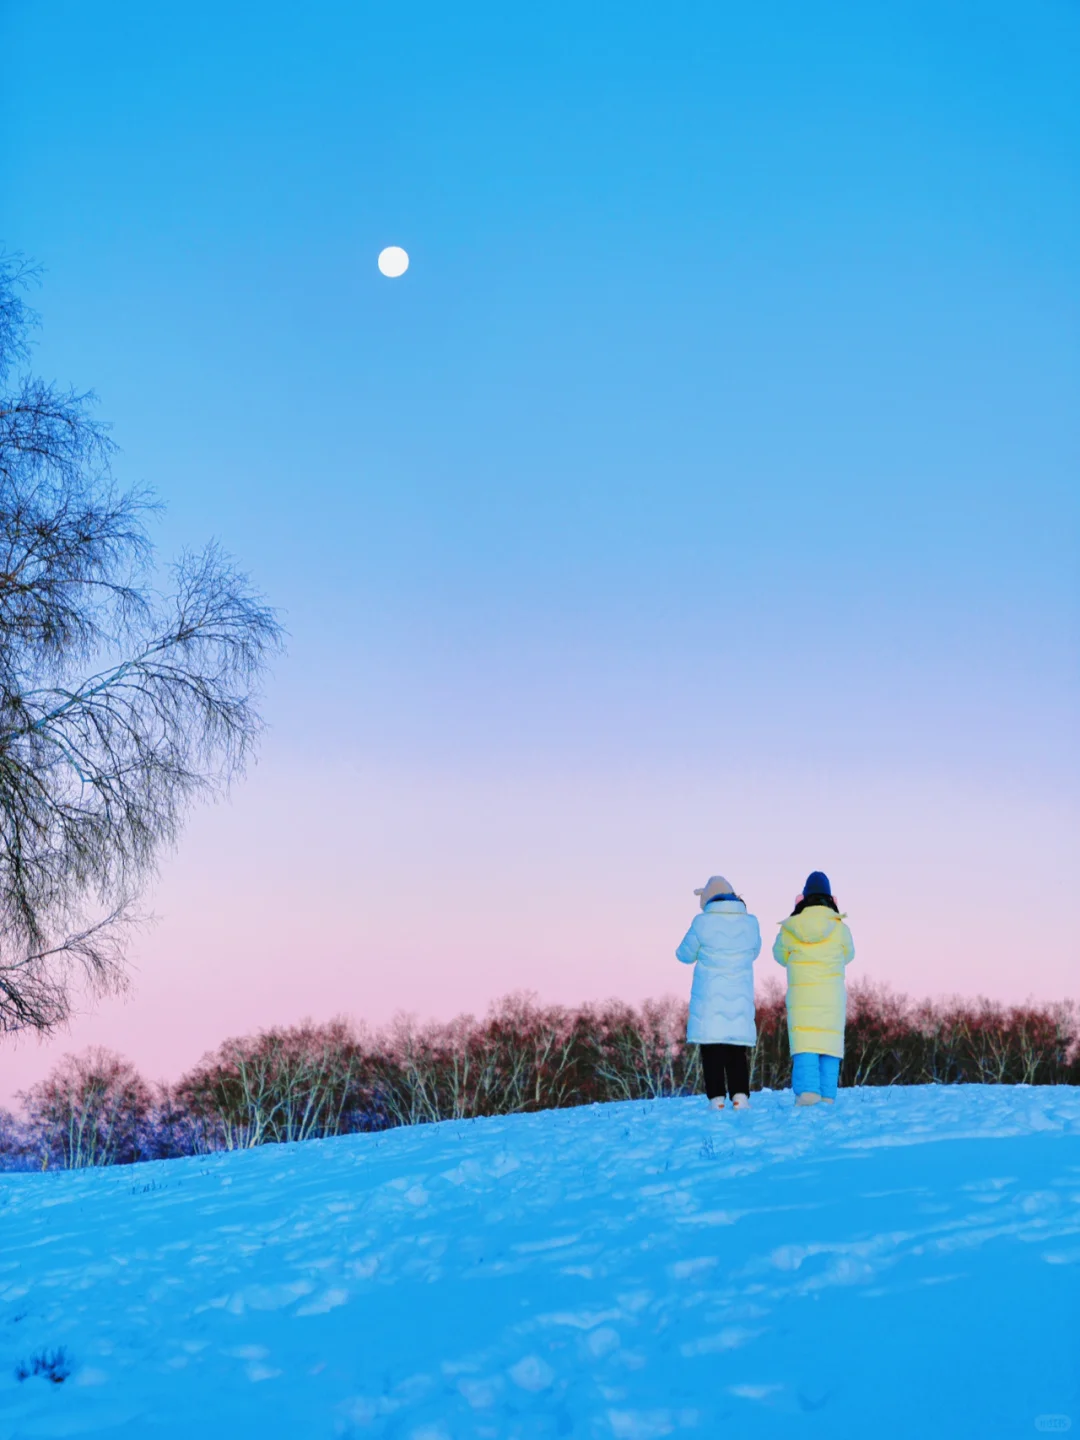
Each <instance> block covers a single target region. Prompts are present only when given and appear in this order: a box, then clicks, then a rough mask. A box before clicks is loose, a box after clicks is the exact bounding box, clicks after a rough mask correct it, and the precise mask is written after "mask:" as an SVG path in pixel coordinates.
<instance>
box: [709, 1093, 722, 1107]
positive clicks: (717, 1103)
mask: <svg viewBox="0 0 1080 1440" xmlns="http://www.w3.org/2000/svg"><path fill="white" fill-rule="evenodd" d="M723 1108H724V1097H723V1095H714V1096H713V1098H712V1099H711V1100H710V1101H709V1109H710V1110H722V1109H723Z"/></svg>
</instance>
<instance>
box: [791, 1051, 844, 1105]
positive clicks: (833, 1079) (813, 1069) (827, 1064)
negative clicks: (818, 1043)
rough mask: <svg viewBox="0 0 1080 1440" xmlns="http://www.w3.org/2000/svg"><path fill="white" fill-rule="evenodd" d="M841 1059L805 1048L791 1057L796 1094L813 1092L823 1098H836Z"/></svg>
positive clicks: (793, 1085) (793, 1084)
mask: <svg viewBox="0 0 1080 1440" xmlns="http://www.w3.org/2000/svg"><path fill="white" fill-rule="evenodd" d="M839 1080H840V1061H839V1059H838V1058H837V1057H836V1056H835V1055H815V1054H813V1053H812V1052H811V1051H808V1050H804V1051H803V1052H802V1053H801V1054H799V1055H793V1056H792V1059H791V1088H792V1089H793V1090H794V1091H795V1094H796V1095H806V1094H808V1093H812V1094H814V1095H820V1096H821V1098H822V1099H823V1100H833V1099H835V1098H836V1086H837V1084H838V1082H839Z"/></svg>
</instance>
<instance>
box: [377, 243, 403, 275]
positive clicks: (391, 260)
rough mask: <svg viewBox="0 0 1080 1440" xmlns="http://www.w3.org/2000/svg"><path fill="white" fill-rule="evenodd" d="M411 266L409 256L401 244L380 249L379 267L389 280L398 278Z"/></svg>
mask: <svg viewBox="0 0 1080 1440" xmlns="http://www.w3.org/2000/svg"><path fill="white" fill-rule="evenodd" d="M408 268H409V257H408V255H407V254H406V252H405V251H404V250H403V249H402V248H401V246H400V245H387V247H386V249H385V250H380V251H379V269H380V270H381V271H382V273H383V274H384V275H385V276H386V277H387V279H389V280H396V279H397V278H398V276H399V275H404V274H405V271H406V270H407V269H408Z"/></svg>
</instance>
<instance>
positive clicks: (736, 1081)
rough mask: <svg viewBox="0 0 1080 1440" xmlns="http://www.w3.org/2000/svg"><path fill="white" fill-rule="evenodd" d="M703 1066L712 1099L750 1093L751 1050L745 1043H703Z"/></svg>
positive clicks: (706, 1088) (707, 1090) (708, 1092)
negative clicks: (725, 1095)
mask: <svg viewBox="0 0 1080 1440" xmlns="http://www.w3.org/2000/svg"><path fill="white" fill-rule="evenodd" d="M701 1068H702V1070H703V1071H704V1074H705V1094H706V1095H708V1097H709V1099H710V1100H712V1099H713V1098H714V1097H715V1096H717V1095H724V1094H727V1095H749V1093H750V1052H749V1051H748V1050H747V1048H746V1046H745V1045H702V1047H701ZM725 1077H726V1078H725Z"/></svg>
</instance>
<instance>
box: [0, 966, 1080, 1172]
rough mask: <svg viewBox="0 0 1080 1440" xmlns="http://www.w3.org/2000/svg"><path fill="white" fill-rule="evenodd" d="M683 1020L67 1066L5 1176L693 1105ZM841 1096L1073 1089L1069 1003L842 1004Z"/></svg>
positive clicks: (511, 1013)
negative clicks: (480, 1121) (155, 1063)
mask: <svg viewBox="0 0 1080 1440" xmlns="http://www.w3.org/2000/svg"><path fill="white" fill-rule="evenodd" d="M757 1028H758V1042H757V1045H756V1046H755V1047H754V1050H753V1057H752V1069H751V1088H752V1089H753V1090H761V1089H769V1090H779V1089H784V1088H786V1087H787V1086H788V1084H789V1083H790V1074H791V1055H790V1052H789V1049H788V1034H787V1017H786V1010H785V1005H784V996H783V991H782V989H781V988H780V987H779V986H778V985H774V986H772V987H770V988H768V989H766V990H765V991H764V992H763V993H762V994H760V995H759V997H758V1007H757ZM685 1035H686V1004H685V1003H684V1002H679V1001H676V1000H674V999H667V1000H659V1001H646V1002H645V1003H644V1004H642V1005H640V1006H636V1007H635V1006H632V1005H628V1004H625V1003H623V1002H620V1001H608V1002H606V1003H604V1004H597V1005H582V1006H579V1007H576V1008H573V1007H566V1006H559V1005H543V1004H540V1003H539V1002H538V1001H537V1000H536V999H535V998H534V997H532V996H529V995H521V994H518V995H510V996H507V997H505V998H504V999H502V1000H500V1001H498V1002H496V1003H495V1004H494V1005H493V1006H492V1007H491V1009H490V1010H489V1012H488V1014H487V1015H486V1016H485V1017H484V1018H482V1019H477V1018H474V1017H473V1016H471V1015H461V1016H459V1017H458V1018H457V1019H455V1020H452V1021H450V1022H430V1023H427V1024H419V1023H417V1022H415V1021H413V1020H409V1019H400V1020H398V1021H397V1022H395V1023H394V1024H393V1025H392V1026H390V1027H389V1028H387V1029H385V1030H381V1031H368V1030H366V1029H364V1028H358V1027H356V1026H354V1025H352V1024H351V1023H349V1022H348V1021H346V1020H342V1019H338V1020H333V1021H330V1022H328V1023H325V1024H315V1023H313V1022H311V1021H305V1022H304V1023H302V1024H300V1025H296V1026H289V1027H280V1028H274V1029H268V1030H262V1031H259V1032H258V1033H257V1034H254V1035H247V1036H240V1037H236V1038H233V1039H229V1040H226V1041H225V1042H224V1043H223V1044H222V1045H220V1046H219V1047H218V1049H217V1050H215V1051H213V1052H211V1053H210V1054H208V1055H205V1056H204V1057H203V1059H202V1060H200V1062H199V1063H198V1064H197V1065H196V1066H195V1067H194V1068H193V1069H192V1070H190V1071H189V1072H188V1073H187V1074H186V1075H184V1076H182V1077H181V1079H180V1080H178V1081H177V1082H176V1083H175V1084H172V1085H157V1086H154V1085H151V1084H149V1083H148V1082H147V1081H146V1080H145V1079H144V1078H143V1077H142V1076H141V1075H140V1074H139V1073H138V1071H137V1070H136V1069H135V1067H134V1066H133V1065H131V1064H130V1063H129V1062H128V1061H126V1060H124V1059H123V1058H122V1057H121V1056H119V1055H116V1054H114V1053H112V1052H110V1051H107V1050H102V1049H91V1050H87V1051H86V1052H84V1053H83V1054H81V1055H69V1056H66V1057H65V1058H64V1059H63V1060H62V1061H61V1062H60V1064H59V1065H57V1066H56V1068H55V1069H54V1070H53V1071H52V1073H51V1074H50V1075H48V1076H47V1077H46V1078H45V1079H44V1080H42V1081H41V1082H39V1083H38V1084H37V1085H34V1086H32V1087H31V1088H30V1089H29V1090H27V1091H25V1092H24V1093H23V1094H22V1095H21V1097H20V1098H21V1100H22V1105H23V1112H22V1114H21V1115H15V1114H12V1113H10V1112H8V1111H0V1168H3V1169H8V1170H12V1169H19V1170H30V1169H36V1170H48V1169H79V1168H83V1167H85V1166H95V1165H116V1164H131V1163H135V1162H138V1161H144V1160H159V1159H172V1158H177V1157H179V1156H184V1155H200V1154H212V1153H215V1152H220V1151H226V1150H239V1149H249V1148H252V1147H254V1146H257V1145H263V1144H281V1143H287V1142H295V1141H302V1140H310V1139H325V1138H328V1137H332V1136H337V1135H347V1134H354V1133H357V1132H363V1131H377V1130H386V1129H391V1128H393V1127H396V1126H400V1125H417V1124H428V1123H432V1122H436V1121H440V1120H464V1119H473V1118H477V1117H481V1116H490V1115H509V1114H523V1113H528V1112H530V1111H537V1110H548V1109H560V1108H564V1107H567V1106H575V1105H589V1104H596V1103H604V1102H610V1101H618V1100H646V1099H660V1098H666V1097H671V1096H678V1095H690V1094H695V1093H697V1092H698V1091H699V1090H700V1089H701V1069H700V1060H699V1054H698V1048H697V1046H696V1045H693V1044H690V1043H688V1042H687V1041H686V1039H685ZM841 1083H842V1085H844V1086H857V1085H872V1086H882V1085H919V1084H942V1085H955V1084H973V1083H975V1084H977V1083H982V1084H1006V1085H1010V1084H1011V1085H1063V1084H1064V1085H1075V1084H1080V1012H1078V1009H1077V1006H1076V1005H1075V1004H1074V1003H1073V1002H1070V1001H1063V1002H1060V1003H1057V1004H1035V1003H1030V1002H1029V1003H1027V1004H1025V1005H1011V1006H1005V1005H1000V1004H997V1003H995V1002H993V1001H989V1000H986V999H978V1000H963V999H951V1000H944V1001H941V1000H939V1001H930V1000H923V1001H915V1000H912V999H910V998H909V997H907V996H904V995H897V994H894V993H892V992H891V991H889V990H887V989H885V988H884V987H881V986H877V985H874V984H871V983H868V982H865V981H864V982H859V983H857V984H855V985H853V986H852V987H851V990H850V992H849V1000H848V1018H847V1029H846V1035H845V1052H844V1060H843V1068H842V1071H841Z"/></svg>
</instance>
